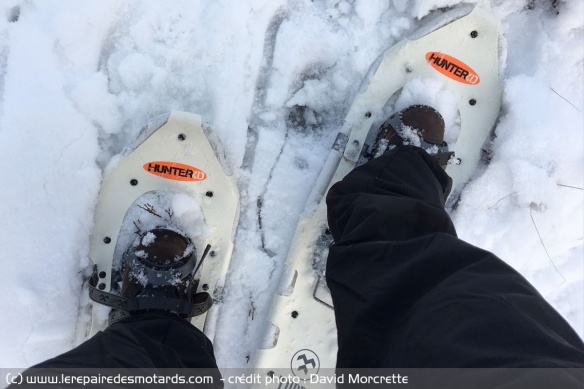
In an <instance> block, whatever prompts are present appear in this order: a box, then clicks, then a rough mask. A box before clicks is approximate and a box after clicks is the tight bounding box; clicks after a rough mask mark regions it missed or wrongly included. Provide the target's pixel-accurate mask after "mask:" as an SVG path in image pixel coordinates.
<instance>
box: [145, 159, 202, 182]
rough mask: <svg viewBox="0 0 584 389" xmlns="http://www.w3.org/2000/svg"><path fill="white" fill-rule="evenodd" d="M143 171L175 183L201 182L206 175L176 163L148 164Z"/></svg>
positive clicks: (157, 162)
mask: <svg viewBox="0 0 584 389" xmlns="http://www.w3.org/2000/svg"><path fill="white" fill-rule="evenodd" d="M144 170H146V171H147V172H148V173H151V174H154V175H155V176H159V177H162V178H167V179H169V180H175V181H203V180H204V179H205V178H207V173H205V172H204V171H202V170H201V169H197V168H196V167H193V166H189V165H185V164H184V163H178V162H165V161H156V162H148V163H145V164H144Z"/></svg>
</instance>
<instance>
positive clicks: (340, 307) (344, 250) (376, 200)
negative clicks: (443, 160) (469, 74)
mask: <svg viewBox="0 0 584 389" xmlns="http://www.w3.org/2000/svg"><path fill="white" fill-rule="evenodd" d="M450 182H451V181H450V179H449V177H448V176H447V175H446V174H445V173H444V171H443V170H442V169H441V168H440V166H438V164H437V163H436V162H435V161H434V160H433V159H432V158H431V157H430V156H429V155H428V154H426V153H425V152H424V151H423V150H421V149H419V148H416V147H411V146H403V147H398V148H396V149H394V150H392V151H391V152H389V153H388V154H386V155H384V156H382V157H379V158H376V159H374V160H372V161H370V162H369V163H367V164H365V165H362V166H360V167H358V168H356V169H355V170H354V171H352V172H351V173H350V174H348V175H347V176H346V177H345V178H344V179H343V180H342V181H341V182H339V183H337V184H335V185H334V186H333V187H332V188H331V190H330V191H329V193H328V196H327V205H328V221H329V227H330V230H331V232H332V235H333V238H334V240H335V244H334V245H333V246H332V247H331V249H330V253H329V258H328V264H327V282H328V286H329V288H330V290H331V294H332V297H333V302H334V306H335V315H336V321H337V328H338V344H339V351H338V359H337V367H341V368H342V367H347V368H349V367H351V368H352V367H372V368H377V367H544V366H547V367H555V366H566V367H570V366H579V367H584V345H583V343H582V340H581V339H580V338H579V337H578V335H577V334H576V333H575V332H574V331H573V329H572V328H571V327H570V326H569V324H567V322H566V321H565V320H564V319H563V318H562V317H561V316H560V315H559V314H558V313H557V312H556V311H555V310H554V309H553V308H552V307H551V306H550V305H549V304H548V303H547V302H546V301H545V300H544V299H543V298H542V297H541V295H540V294H539V293H538V292H537V291H536V290H535V288H533V286H531V285H530V284H529V282H527V281H526V280H525V279H524V278H523V277H522V276H521V275H520V274H518V273H517V272H516V271H515V270H513V269H512V268H511V267H510V266H508V265H507V264H505V263H504V262H503V261H501V260H500V259H499V258H497V257H496V256H495V255H493V254H492V253H490V252H487V251H484V250H481V249H479V248H477V247H474V246H472V245H470V244H468V243H465V242H463V241H461V240H459V239H458V238H457V237H456V232H455V230H454V227H453V225H452V222H451V220H450V218H449V216H448V214H447V213H446V211H445V210H444V207H443V204H444V201H445V198H446V196H447V195H448V191H449V190H450Z"/></svg>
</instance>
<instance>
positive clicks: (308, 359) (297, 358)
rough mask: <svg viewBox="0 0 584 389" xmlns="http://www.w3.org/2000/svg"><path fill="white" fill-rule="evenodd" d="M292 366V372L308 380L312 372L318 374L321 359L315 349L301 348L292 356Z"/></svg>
mask: <svg viewBox="0 0 584 389" xmlns="http://www.w3.org/2000/svg"><path fill="white" fill-rule="evenodd" d="M290 368H291V369H292V374H294V375H295V376H297V377H299V378H301V379H303V380H307V379H308V378H310V375H311V374H318V371H319V370H320V360H319V359H318V355H316V353H315V352H314V351H311V350H308V349H303V350H299V351H297V352H296V354H294V356H293V357H292V361H290Z"/></svg>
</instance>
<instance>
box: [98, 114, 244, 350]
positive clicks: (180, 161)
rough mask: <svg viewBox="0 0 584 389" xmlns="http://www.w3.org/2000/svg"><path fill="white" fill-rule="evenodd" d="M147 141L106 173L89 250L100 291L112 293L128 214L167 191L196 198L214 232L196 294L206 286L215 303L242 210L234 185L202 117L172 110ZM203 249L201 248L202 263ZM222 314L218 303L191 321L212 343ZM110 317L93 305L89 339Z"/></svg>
mask: <svg viewBox="0 0 584 389" xmlns="http://www.w3.org/2000/svg"><path fill="white" fill-rule="evenodd" d="M144 136H147V138H146V139H145V140H144V141H143V142H141V143H140V144H139V145H138V146H137V147H136V148H135V149H134V150H133V151H132V152H131V153H130V154H128V155H126V156H125V157H124V158H122V159H121V160H120V161H119V162H118V163H117V164H115V166H113V167H109V168H108V169H107V170H106V172H105V174H104V178H103V182H102V186H101V191H100V194H99V199H98V204H97V208H96V212H95V215H96V216H95V226H94V230H93V234H92V237H91V248H90V257H91V260H92V261H93V262H94V264H95V265H96V266H97V274H99V277H100V279H99V281H98V287H99V289H100V290H103V291H105V292H108V291H110V289H111V286H112V285H111V279H112V261H113V258H114V249H115V247H116V242H117V239H118V234H119V232H120V228H121V226H122V223H123V221H124V216H125V215H126V212H127V210H128V209H129V208H130V206H131V205H132V204H133V203H134V201H135V200H136V199H137V198H138V197H140V196H142V195H143V194H145V193H148V192H152V191H159V190H164V191H172V192H179V193H185V194H187V195H189V196H192V197H193V198H194V199H195V200H196V201H197V202H198V203H199V205H200V207H201V211H202V213H203V216H204V219H205V223H206V224H207V226H208V227H209V228H210V229H211V233H210V235H209V236H208V237H207V238H206V242H205V246H206V245H211V254H210V255H208V256H207V258H206V259H205V261H204V263H203V265H202V268H201V270H200V282H199V285H198V290H197V291H198V292H200V291H202V289H201V288H203V285H205V288H207V287H208V290H206V291H207V292H208V293H209V294H211V297H215V298H216V297H217V294H218V293H220V292H221V290H222V287H223V282H224V278H225V274H226V272H227V269H228V267H229V263H230V259H231V253H232V251H233V243H232V240H233V232H234V227H235V226H236V224H237V219H238V210H239V193H238V190H237V186H236V184H235V181H234V179H233V178H232V177H231V176H228V175H227V174H226V172H225V171H224V168H223V167H222V165H221V163H220V161H219V159H218V156H217V155H216V151H214V146H215V145H212V144H211V143H210V142H209V139H208V138H207V136H206V135H205V133H204V131H203V127H202V121H201V116H199V115H195V114H190V113H186V112H176V111H174V112H172V113H171V114H170V115H169V117H168V119H167V121H166V122H165V123H164V124H163V125H162V126H161V127H159V128H158V129H156V130H155V131H154V132H153V133H152V134H150V135H149V136H148V134H145V135H144ZM219 157H221V156H219ZM205 246H204V247H198V248H197V250H198V253H199V255H198V256H199V258H200V254H201V253H202V252H203V250H204V249H205ZM218 310H219V304H214V305H213V306H212V307H211V308H210V309H209V311H207V313H205V314H202V315H200V316H196V317H194V318H193V319H192V323H193V324H194V325H195V326H196V327H197V328H199V329H201V330H203V331H204V332H205V333H206V335H207V336H208V337H209V338H210V339H213V336H214V329H215V325H214V324H215V323H214V321H215V320H216V318H217V314H218ZM108 312H109V308H108V307H105V306H101V305H99V304H95V303H94V304H93V307H92V326H91V331H90V336H93V335H94V334H95V333H97V332H98V331H101V330H103V329H105V328H106V327H107V325H108V320H107V315H108Z"/></svg>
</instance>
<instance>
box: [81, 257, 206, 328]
mask: <svg viewBox="0 0 584 389" xmlns="http://www.w3.org/2000/svg"><path fill="white" fill-rule="evenodd" d="M98 282H99V276H98V273H97V266H94V268H93V274H92V276H91V278H90V279H89V298H91V299H92V300H93V301H95V302H96V303H99V304H102V305H107V306H108V307H112V308H115V309H118V310H121V311H125V312H130V313H131V312H138V311H152V310H159V311H168V312H171V313H175V314H176V315H178V316H181V317H192V316H198V315H201V314H203V313H205V312H207V310H209V308H211V306H212V305H213V299H212V298H211V296H210V295H209V293H207V292H200V293H194V294H191V295H190V296H188V297H189V299H188V300H184V299H180V298H177V297H169V296H166V295H157V293H156V290H157V289H159V290H160V291H161V292H164V289H163V288H149V292H150V293H148V294H145V295H138V296H135V297H123V296H118V295H115V294H113V293H109V292H104V291H102V290H99V288H98V286H97V285H98Z"/></svg>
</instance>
